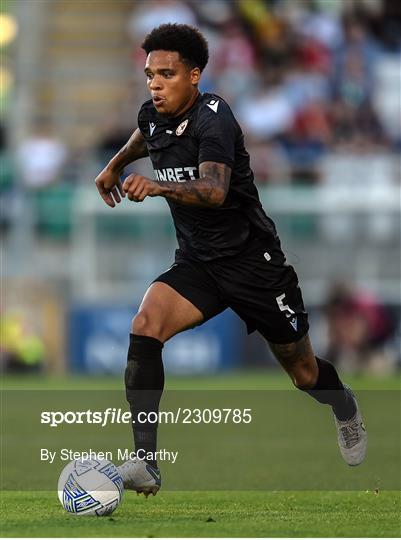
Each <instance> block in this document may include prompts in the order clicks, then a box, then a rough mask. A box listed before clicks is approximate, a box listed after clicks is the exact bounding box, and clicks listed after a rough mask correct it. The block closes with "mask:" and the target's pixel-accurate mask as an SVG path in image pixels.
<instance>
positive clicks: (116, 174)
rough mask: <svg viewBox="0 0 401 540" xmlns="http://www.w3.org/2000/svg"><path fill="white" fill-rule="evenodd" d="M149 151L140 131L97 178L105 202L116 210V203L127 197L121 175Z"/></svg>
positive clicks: (98, 187) (136, 131)
mask: <svg viewBox="0 0 401 540" xmlns="http://www.w3.org/2000/svg"><path fill="white" fill-rule="evenodd" d="M147 155H148V150H147V147H146V144H145V139H144V138H143V136H142V133H141V132H140V130H139V129H136V130H135V131H134V133H133V134H132V135H131V137H130V139H129V141H128V142H127V143H126V144H125V145H124V146H123V147H122V148H121V150H119V151H118V152H117V154H116V155H115V156H114V157H113V158H112V159H111V160H110V161H109V163H108V164H107V165H106V167H105V168H104V169H103V170H102V172H101V173H100V174H99V175H98V176H97V177H96V180H95V182H96V187H97V189H98V191H99V194H100V196H101V197H102V199H103V200H104V202H105V203H106V204H107V205H108V206H110V207H111V208H114V206H115V205H116V203H119V202H121V198H122V197H125V193H124V191H123V189H122V182H121V178H120V176H121V174H122V172H123V170H124V168H125V167H126V166H127V165H129V164H130V163H132V162H133V161H135V160H137V159H140V158H143V157H146V156H147Z"/></svg>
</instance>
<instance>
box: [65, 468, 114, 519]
mask: <svg viewBox="0 0 401 540" xmlns="http://www.w3.org/2000/svg"><path fill="white" fill-rule="evenodd" d="M57 491H58V498H59V500H60V502H61V504H62V505H63V507H64V508H65V510H67V512H70V513H71V514H76V515H77V516H107V515H110V514H111V513H112V512H114V510H115V509H116V508H117V506H118V505H119V504H120V502H121V499H122V496H123V493H124V486H123V481H122V479H121V476H120V474H119V472H118V470H117V467H116V466H115V465H113V463H111V461H108V460H107V459H87V460H79V459H77V460H74V461H71V463H69V464H68V465H66V467H64V469H63V470H62V472H61V474H60V478H59V480H58V485H57Z"/></svg>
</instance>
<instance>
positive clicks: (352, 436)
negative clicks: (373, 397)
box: [334, 385, 368, 466]
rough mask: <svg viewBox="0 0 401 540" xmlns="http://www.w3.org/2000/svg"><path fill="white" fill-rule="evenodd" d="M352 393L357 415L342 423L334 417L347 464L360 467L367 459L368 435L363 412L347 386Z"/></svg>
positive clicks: (341, 450)
mask: <svg viewBox="0 0 401 540" xmlns="http://www.w3.org/2000/svg"><path fill="white" fill-rule="evenodd" d="M344 387H345V388H346V390H348V392H350V393H351V395H352V397H353V398H354V401H355V405H356V413H355V415H354V416H353V417H352V418H351V419H350V420H345V421H341V420H338V419H337V418H336V415H334V420H335V423H336V427H337V435H338V445H339V447H340V452H341V455H342V457H343V458H344V460H345V461H346V463H348V465H351V466H355V465H359V464H360V463H362V461H363V460H364V459H365V454H366V447H367V444H368V434H367V432H366V429H365V426H364V424H363V420H362V415H361V411H360V410H359V407H358V403H357V401H356V398H355V395H354V393H353V392H352V390H351V389H350V388H349V387H348V386H345V385H344Z"/></svg>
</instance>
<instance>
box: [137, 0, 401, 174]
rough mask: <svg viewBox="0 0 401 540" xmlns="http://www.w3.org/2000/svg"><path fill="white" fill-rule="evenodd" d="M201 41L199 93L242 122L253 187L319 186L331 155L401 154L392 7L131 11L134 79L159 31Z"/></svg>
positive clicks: (400, 38)
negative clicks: (221, 102) (206, 56)
mask: <svg viewBox="0 0 401 540" xmlns="http://www.w3.org/2000/svg"><path fill="white" fill-rule="evenodd" d="M171 21H175V22H178V23H187V24H193V25H196V26H198V27H200V29H201V30H202V31H203V32H204V34H205V35H206V37H207V39H208V42H209V47H210V53H211V54H210V60H209V65H208V66H207V68H206V70H205V72H204V75H203V82H202V90H203V91H208V92H215V93H217V94H218V95H220V96H222V97H223V98H225V99H226V100H227V101H228V102H229V104H230V105H231V107H232V108H233V110H234V111H235V113H236V114H237V117H238V118H239V121H240V124H241V125H242V127H243V129H244V131H245V134H246V142H247V148H248V149H249V151H250V154H251V157H252V166H253V169H254V171H255V174H256V178H257V181H258V182H259V183H285V182H287V183H289V182H291V183H306V184H315V183H316V182H319V181H320V180H321V162H322V159H323V158H324V157H325V156H326V155H327V154H328V153H332V152H339V153H341V152H347V153H356V154H362V155H366V154H372V153H380V152H383V151H386V150H396V149H399V148H400V131H399V122H400V109H399V100H398V96H399V72H400V67H401V60H400V58H401V57H400V52H401V8H400V7H398V8H397V6H396V3H394V2H391V1H390V0H388V1H387V0H369V1H363V0H358V1H357V2H354V1H353V0H347V1H346V2H338V1H330V0H322V1H319V0H297V1H293V0H270V1H266V0H236V1H224V0H216V1H213V2H197V1H191V0H188V1H183V0H167V1H166V0H151V1H146V2H136V3H135V9H134V10H133V12H132V16H131V19H130V21H129V25H128V29H129V32H130V35H131V38H132V41H133V62H134V65H135V73H136V74H137V76H138V74H139V76H141V73H142V72H141V70H142V67H143V61H144V55H143V54H142V52H141V50H140V48H139V45H140V43H141V40H142V39H143V37H144V36H145V35H146V34H147V33H148V32H149V31H150V30H151V29H152V28H153V27H154V26H157V25H158V24H160V23H163V22H171Z"/></svg>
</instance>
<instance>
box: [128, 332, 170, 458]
mask: <svg viewBox="0 0 401 540" xmlns="http://www.w3.org/2000/svg"><path fill="white" fill-rule="evenodd" d="M162 348H163V343H162V342H161V341H159V340H158V339H155V338H152V337H148V336H137V335H135V334H130V345H129V349H128V358H127V367H126V370H125V391H126V396H127V401H128V403H129V404H130V409H131V414H132V420H133V424H132V429H133V433H134V442H135V450H136V452H138V451H139V450H142V451H144V452H153V453H155V452H156V448H157V427H158V422H148V421H146V422H139V421H138V414H139V413H141V412H142V413H144V414H142V415H140V418H139V419H144V417H145V415H146V417H147V415H148V414H149V413H152V415H151V416H153V417H155V414H153V413H156V414H157V413H158V412H159V403H160V398H161V396H162V393H163V388H164V369H163V362H162ZM151 420H152V418H151ZM134 422H135V423H134ZM140 457H141V456H140ZM146 461H147V463H149V464H150V465H153V466H154V467H156V466H157V463H156V460H155V459H147V460H146Z"/></svg>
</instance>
